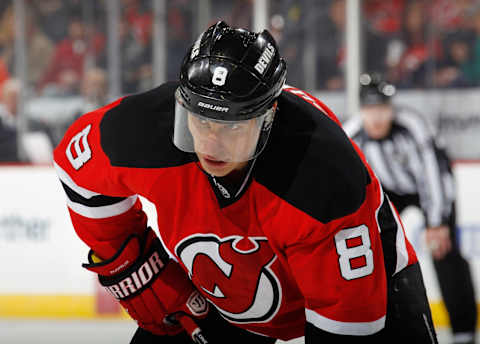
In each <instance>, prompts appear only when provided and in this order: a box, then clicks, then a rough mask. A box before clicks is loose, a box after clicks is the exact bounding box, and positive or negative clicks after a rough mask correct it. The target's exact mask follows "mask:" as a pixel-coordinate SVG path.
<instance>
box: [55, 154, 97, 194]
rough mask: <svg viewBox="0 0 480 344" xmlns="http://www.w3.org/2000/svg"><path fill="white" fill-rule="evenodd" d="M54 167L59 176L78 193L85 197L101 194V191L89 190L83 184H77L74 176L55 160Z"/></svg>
mask: <svg viewBox="0 0 480 344" xmlns="http://www.w3.org/2000/svg"><path fill="white" fill-rule="evenodd" d="M53 167H55V170H56V171H57V175H58V178H60V180H61V181H62V182H63V183H65V185H67V186H68V187H69V188H70V189H72V190H73V191H75V192H76V193H77V194H79V195H80V196H82V197H84V198H92V197H93V196H98V195H100V194H99V193H96V192H93V191H90V190H87V189H85V188H82V187H81V186H78V185H77V184H75V182H74V181H73V179H72V178H70V176H69V175H68V174H67V172H65V171H64V170H63V169H62V168H61V167H60V166H59V165H57V163H56V162H55V161H54V162H53Z"/></svg>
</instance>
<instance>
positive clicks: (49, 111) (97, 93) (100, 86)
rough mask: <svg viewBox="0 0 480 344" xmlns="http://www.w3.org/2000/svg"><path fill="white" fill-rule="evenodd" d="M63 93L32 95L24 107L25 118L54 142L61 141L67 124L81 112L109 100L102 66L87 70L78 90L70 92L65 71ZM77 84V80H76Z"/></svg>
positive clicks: (54, 143) (69, 82)
mask: <svg viewBox="0 0 480 344" xmlns="http://www.w3.org/2000/svg"><path fill="white" fill-rule="evenodd" d="M64 75H65V80H64V81H63V83H62V84H61V85H63V87H64V88H63V89H62V92H57V93H43V94H42V95H41V96H39V97H36V98H32V99H30V100H29V101H28V103H27V104H26V107H25V113H26V117H27V118H28V121H29V125H30V127H31V128H34V129H36V130H41V131H43V132H45V133H46V134H47V135H48V137H49V140H50V142H51V143H52V145H56V144H58V142H59V140H60V139H61V137H62V136H63V135H64V134H65V130H66V129H67V127H68V126H69V125H70V124H71V123H72V122H73V121H74V120H75V119H76V118H77V117H78V116H80V115H81V114H83V113H86V112H89V111H91V110H92V109H95V108H97V107H99V106H100V105H101V104H105V103H106V102H107V99H106V98H107V91H108V89H107V75H106V72H105V70H103V69H100V68H91V69H87V70H86V71H85V73H84V74H83V78H82V80H81V81H78V84H80V87H79V88H78V92H76V93H72V92H69V88H68V87H69V86H68V85H70V86H71V85H72V82H71V81H69V80H68V79H69V78H70V77H71V78H73V77H74V76H73V75H71V76H70V77H67V76H66V75H67V73H64ZM72 81H75V83H74V84H75V85H77V79H74V80H72Z"/></svg>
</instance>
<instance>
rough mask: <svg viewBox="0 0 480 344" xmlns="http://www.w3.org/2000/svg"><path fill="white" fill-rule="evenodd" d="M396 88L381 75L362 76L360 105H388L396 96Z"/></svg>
mask: <svg viewBox="0 0 480 344" xmlns="http://www.w3.org/2000/svg"><path fill="white" fill-rule="evenodd" d="M395 91H396V90H395V86H393V85H392V84H390V83H389V82H387V81H386V80H384V79H383V77H382V76H381V75H380V74H379V73H370V74H367V73H365V74H362V75H360V105H362V106H363V105H376V104H388V103H390V101H391V98H392V97H393V95H394V94H395Z"/></svg>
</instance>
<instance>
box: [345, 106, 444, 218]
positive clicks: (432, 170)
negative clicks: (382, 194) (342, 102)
mask: <svg viewBox="0 0 480 344" xmlns="http://www.w3.org/2000/svg"><path fill="white" fill-rule="evenodd" d="M344 130H345V132H346V133H347V135H348V136H350V137H351V138H352V139H353V140H354V141H355V142H356V143H357V145H358V146H359V147H360V149H361V150H362V151H363V153H364V154H365V156H366V158H367V161H368V163H369V164H370V166H371V167H372V168H373V170H374V172H375V174H376V175H377V177H378V178H379V180H380V182H381V183H382V185H383V187H384V188H385V190H386V191H388V192H393V193H395V194H397V195H400V196H402V195H418V197H419V200H420V206H421V207H422V210H423V212H424V213H425V215H426V222H427V226H428V227H433V226H438V225H441V224H445V223H447V219H448V217H449V216H450V212H451V211H452V210H451V209H452V207H451V205H452V202H453V200H454V185H453V177H452V174H451V172H450V170H449V168H448V162H447V161H445V159H442V156H441V155H440V154H439V151H438V149H437V147H436V144H435V141H434V137H433V134H432V131H431V130H430V128H429V127H428V125H427V124H426V123H425V121H424V120H423V118H421V117H420V115H419V114H417V113H416V112H414V111H412V110H411V109H408V108H402V107H394V120H393V123H392V128H391V130H390V133H389V134H388V135H387V136H386V137H385V138H383V139H380V140H374V139H372V138H370V137H369V136H368V135H367V133H366V131H365V129H364V128H363V126H362V119H361V117H360V116H355V117H354V118H352V119H350V120H349V121H348V122H347V123H345V125H344Z"/></svg>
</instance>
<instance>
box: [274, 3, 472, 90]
mask: <svg viewBox="0 0 480 344" xmlns="http://www.w3.org/2000/svg"><path fill="white" fill-rule="evenodd" d="M275 3H276V4H277V6H276V7H277V8H276V10H277V13H278V14H277V15H273V16H272V20H271V26H272V28H273V29H275V30H276V31H277V32H278V36H279V39H280V42H281V46H282V47H283V50H284V51H283V52H284V54H285V55H286V56H287V59H290V61H289V62H290V63H289V67H290V72H291V71H292V67H293V69H295V71H298V72H295V73H290V76H292V74H293V75H295V77H296V78H297V80H295V81H296V82H292V80H290V82H291V83H292V84H301V83H302V82H303V79H302V78H303V77H304V75H305V74H306V73H305V72H304V71H302V70H301V68H302V66H301V64H302V61H303V56H302V55H303V54H304V53H305V51H308V49H307V48H306V42H305V37H308V32H309V31H312V30H313V31H314V33H313V35H311V36H310V37H314V39H315V43H314V45H313V47H314V49H315V57H316V58H315V69H316V89H328V90H337V89H342V88H344V76H343V75H344V67H345V62H346V50H345V30H346V0H323V1H315V0H303V1H302V0H300V1H277V2H275ZM361 7H362V15H363V17H362V25H363V27H362V32H361V33H360V36H361V40H362V41H363V42H364V44H363V56H362V62H363V63H362V65H363V68H364V70H366V71H377V72H381V73H382V74H384V75H386V76H387V77H388V79H389V80H390V81H391V82H393V83H395V84H396V85H397V87H399V88H448V87H455V88H458V87H474V86H478V85H479V84H480V74H479V71H480V1H478V0H455V1H451V0H362V1H361Z"/></svg>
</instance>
